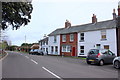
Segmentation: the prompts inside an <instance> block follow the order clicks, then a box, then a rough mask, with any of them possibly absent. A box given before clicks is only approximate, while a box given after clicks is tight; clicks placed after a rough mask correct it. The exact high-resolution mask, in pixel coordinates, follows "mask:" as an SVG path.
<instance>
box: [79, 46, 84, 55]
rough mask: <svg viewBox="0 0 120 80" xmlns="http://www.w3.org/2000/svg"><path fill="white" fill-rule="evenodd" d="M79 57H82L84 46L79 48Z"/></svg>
mask: <svg viewBox="0 0 120 80" xmlns="http://www.w3.org/2000/svg"><path fill="white" fill-rule="evenodd" d="M80 55H84V46H80Z"/></svg>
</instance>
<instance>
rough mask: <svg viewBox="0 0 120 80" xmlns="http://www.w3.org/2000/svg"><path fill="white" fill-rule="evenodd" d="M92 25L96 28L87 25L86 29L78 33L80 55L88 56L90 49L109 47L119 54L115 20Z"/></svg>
mask: <svg viewBox="0 0 120 80" xmlns="http://www.w3.org/2000/svg"><path fill="white" fill-rule="evenodd" d="M105 23H107V25H106V24H105ZM108 23H111V24H113V25H114V26H113V25H111V24H108ZM98 24H101V25H102V26H101V25H99V26H98ZM104 24H105V25H104ZM90 25H93V26H94V28H91V29H90V28H89V29H87V27H86V28H85V30H84V31H82V30H81V31H80V32H79V33H78V56H86V55H87V53H88V51H89V50H90V49H109V50H111V51H112V52H113V53H115V54H116V55H117V41H116V28H115V21H114V20H109V21H104V22H100V23H99V22H98V23H95V24H90ZM90 25H89V26H90ZM93 26H92V27H93Z"/></svg>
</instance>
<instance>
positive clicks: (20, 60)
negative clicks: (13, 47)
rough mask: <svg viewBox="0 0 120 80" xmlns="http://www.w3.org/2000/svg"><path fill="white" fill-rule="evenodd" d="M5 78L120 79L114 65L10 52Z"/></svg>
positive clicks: (6, 62) (4, 64)
mask: <svg viewBox="0 0 120 80" xmlns="http://www.w3.org/2000/svg"><path fill="white" fill-rule="evenodd" d="M2 77H3V78H56V79H58V80H63V79H64V78H118V70H117V69H114V68H113V66H112V65H104V66H97V65H88V64H86V62H85V60H82V59H74V58H70V57H60V56H37V55H28V54H24V53H18V52H8V56H7V57H6V58H5V59H3V60H2Z"/></svg>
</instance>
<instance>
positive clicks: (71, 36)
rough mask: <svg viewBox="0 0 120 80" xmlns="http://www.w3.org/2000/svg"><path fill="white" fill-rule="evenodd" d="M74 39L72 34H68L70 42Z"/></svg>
mask: <svg viewBox="0 0 120 80" xmlns="http://www.w3.org/2000/svg"><path fill="white" fill-rule="evenodd" d="M72 41H74V34H70V42H72Z"/></svg>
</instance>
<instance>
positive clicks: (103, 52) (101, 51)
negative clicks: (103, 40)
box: [100, 49, 108, 54]
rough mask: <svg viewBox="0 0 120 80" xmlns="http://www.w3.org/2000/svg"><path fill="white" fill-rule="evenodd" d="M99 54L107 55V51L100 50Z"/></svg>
mask: <svg viewBox="0 0 120 80" xmlns="http://www.w3.org/2000/svg"><path fill="white" fill-rule="evenodd" d="M100 53H102V54H108V50H107V49H103V50H100Z"/></svg>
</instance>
